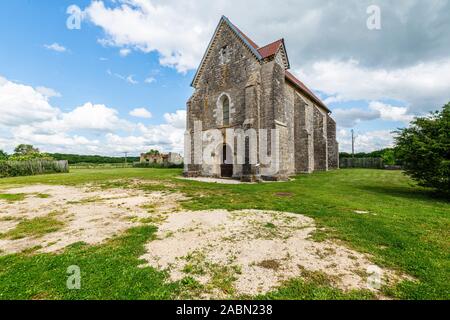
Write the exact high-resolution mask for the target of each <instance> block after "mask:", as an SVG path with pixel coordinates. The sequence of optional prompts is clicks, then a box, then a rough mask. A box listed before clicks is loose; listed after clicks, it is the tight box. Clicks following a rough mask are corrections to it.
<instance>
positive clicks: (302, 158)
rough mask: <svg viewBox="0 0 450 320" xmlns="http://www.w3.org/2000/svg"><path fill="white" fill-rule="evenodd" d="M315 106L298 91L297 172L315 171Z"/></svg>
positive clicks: (295, 104) (296, 112) (295, 143)
mask: <svg viewBox="0 0 450 320" xmlns="http://www.w3.org/2000/svg"><path fill="white" fill-rule="evenodd" d="M313 108H314V106H313V104H312V102H311V101H310V100H308V99H307V98H306V97H305V96H303V95H302V94H301V93H300V92H298V91H296V94H295V100H294V136H295V137H294V156H295V171H296V173H311V172H313V171H314V110H313Z"/></svg>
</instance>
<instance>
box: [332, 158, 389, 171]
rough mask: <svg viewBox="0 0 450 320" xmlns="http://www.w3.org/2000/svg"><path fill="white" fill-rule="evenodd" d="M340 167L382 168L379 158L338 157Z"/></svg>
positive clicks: (381, 160)
mask: <svg viewBox="0 0 450 320" xmlns="http://www.w3.org/2000/svg"><path fill="white" fill-rule="evenodd" d="M339 167H340V168H367V169H384V165H383V159H381V158H340V159H339Z"/></svg>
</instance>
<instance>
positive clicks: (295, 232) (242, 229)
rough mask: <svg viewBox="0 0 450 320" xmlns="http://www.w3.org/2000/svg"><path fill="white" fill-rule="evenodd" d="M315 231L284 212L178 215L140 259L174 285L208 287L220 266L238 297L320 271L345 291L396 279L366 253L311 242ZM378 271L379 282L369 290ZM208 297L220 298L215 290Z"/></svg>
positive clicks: (310, 223) (308, 223)
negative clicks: (188, 280) (193, 282)
mask: <svg viewBox="0 0 450 320" xmlns="http://www.w3.org/2000/svg"><path fill="white" fill-rule="evenodd" d="M315 230H316V226H315V224H314V220H313V219H311V218H308V217H306V216H303V215H299V214H292V213H285V212H273V211H257V210H244V211H234V212H228V211H225V210H215V211H200V212H178V213H174V214H171V215H170V216H169V217H168V219H167V220H166V221H165V222H164V223H163V224H162V225H160V226H159V231H158V239H157V240H155V241H152V242H149V243H148V244H147V246H146V249H147V253H146V254H145V255H144V256H143V257H142V258H143V259H145V260H147V261H148V264H149V265H151V266H153V267H156V268H160V269H166V270H168V271H169V274H170V276H171V279H172V280H180V279H182V278H184V277H185V276H193V277H194V278H195V279H197V280H198V281H199V282H200V283H202V284H204V285H208V283H211V281H212V280H213V277H214V276H215V275H214V274H215V273H217V266H228V271H227V272H228V273H229V272H232V273H233V275H232V276H233V277H234V278H235V282H234V289H235V291H236V294H247V295H255V294H259V293H264V292H267V291H269V290H271V289H274V288H276V287H277V286H279V285H280V284H281V283H282V282H283V281H285V280H288V279H290V278H294V277H299V276H300V275H301V273H302V270H306V271H312V272H322V273H324V274H326V275H328V276H329V278H330V279H332V281H333V283H334V285H335V286H337V287H339V288H341V289H343V290H352V289H368V290H375V291H376V289H377V288H376V284H377V283H378V282H377V281H383V283H384V284H386V283H391V282H393V281H397V280H398V277H397V276H396V275H395V274H394V273H393V272H391V271H389V270H382V269H380V268H378V267H377V266H374V265H373V264H372V263H371V262H370V260H369V258H368V257H367V256H365V255H363V254H360V253H358V252H355V251H353V250H350V249H348V248H346V247H344V246H342V245H338V244H336V243H333V242H330V241H323V242H316V241H313V240H312V239H311V238H310V236H311V234H312V233H313V232H314V231H315ZM193 263H194V264H195V265H196V268H195V269H194V270H192V264H193ZM374 270H375V271H376V272H377V274H376V275H375V277H379V280H377V279H376V278H375V281H372V282H374V283H375V285H369V283H368V276H369V273H372V272H373V271H374ZM222 272H223V270H222ZM368 272H369V273H368ZM371 277H373V276H371ZM369 279H371V278H369ZM210 294H211V295H212V296H213V297H219V298H220V297H221V296H220V294H221V293H220V292H217V291H214V290H213V291H212V292H210ZM207 297H211V296H207Z"/></svg>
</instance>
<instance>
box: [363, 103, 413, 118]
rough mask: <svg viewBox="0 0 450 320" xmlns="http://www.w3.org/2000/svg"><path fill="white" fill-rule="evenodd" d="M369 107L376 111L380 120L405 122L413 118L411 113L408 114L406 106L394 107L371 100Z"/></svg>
mask: <svg viewBox="0 0 450 320" xmlns="http://www.w3.org/2000/svg"><path fill="white" fill-rule="evenodd" d="M369 108H370V109H372V110H376V111H378V112H379V113H380V118H381V119H382V120H387V121H400V122H404V123H406V124H407V123H409V122H411V120H413V119H414V116H413V115H410V114H408V108H406V107H395V106H392V105H390V104H385V103H382V102H379V101H371V102H370V103H369Z"/></svg>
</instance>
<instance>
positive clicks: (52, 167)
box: [0, 160, 69, 178]
mask: <svg viewBox="0 0 450 320" xmlns="http://www.w3.org/2000/svg"><path fill="white" fill-rule="evenodd" d="M62 172H69V165H68V163H67V161H50V160H28V161H0V178H5V177H17V176H31V175H37V174H46V173H62Z"/></svg>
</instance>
